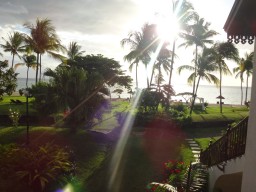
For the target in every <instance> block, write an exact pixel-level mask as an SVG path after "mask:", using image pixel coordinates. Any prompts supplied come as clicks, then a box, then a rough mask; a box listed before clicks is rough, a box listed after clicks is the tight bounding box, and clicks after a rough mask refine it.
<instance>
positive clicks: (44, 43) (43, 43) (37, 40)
mask: <svg viewBox="0 0 256 192" xmlns="http://www.w3.org/2000/svg"><path fill="white" fill-rule="evenodd" d="M24 26H25V27H26V28H27V29H29V30H30V35H27V34H25V41H26V43H27V44H28V45H29V46H30V47H31V48H32V49H33V50H34V52H35V53H36V63H37V66H36V83H37V82H38V79H39V80H40V78H41V75H40V76H39V78H38V72H39V67H40V72H41V64H42V61H41V56H42V54H44V53H45V52H47V53H49V54H50V55H51V56H53V57H54V58H56V57H58V56H59V55H58V54H56V53H55V52H54V51H60V50H64V47H63V46H62V45H61V44H60V40H59V38H58V36H57V34H56V31H55V28H54V26H53V25H52V23H51V20H49V19H42V20H40V19H37V20H36V24H35V25H34V24H31V23H25V24H24Z"/></svg>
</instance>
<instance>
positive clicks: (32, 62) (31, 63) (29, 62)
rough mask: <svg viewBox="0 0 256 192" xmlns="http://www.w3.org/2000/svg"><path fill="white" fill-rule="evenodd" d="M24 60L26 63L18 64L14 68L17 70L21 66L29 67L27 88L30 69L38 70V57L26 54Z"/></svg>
mask: <svg viewBox="0 0 256 192" xmlns="http://www.w3.org/2000/svg"><path fill="white" fill-rule="evenodd" d="M22 60H23V62H24V63H16V64H15V66H14V69H15V70H16V69H17V68H18V67H20V66H24V65H25V66H26V67H27V78H26V87H28V73H29V68H30V67H32V68H33V69H35V68H36V65H37V63H36V56H35V55H31V54H29V53H28V54H25V55H23V56H22Z"/></svg>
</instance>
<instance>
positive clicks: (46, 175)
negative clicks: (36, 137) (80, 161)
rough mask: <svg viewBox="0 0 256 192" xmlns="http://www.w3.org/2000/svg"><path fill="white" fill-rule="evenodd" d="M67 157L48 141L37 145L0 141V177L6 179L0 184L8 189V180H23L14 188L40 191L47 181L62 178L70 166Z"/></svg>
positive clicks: (66, 174) (71, 168)
mask: <svg viewBox="0 0 256 192" xmlns="http://www.w3.org/2000/svg"><path fill="white" fill-rule="evenodd" d="M69 159H70V154H69V153H68V152H67V151H66V150H65V149H63V148H60V147H59V146H57V145H51V144H49V143H47V144H46V145H43V146H38V147H21V146H17V145H13V144H12V145H0V178H1V179H4V180H5V181H6V182H5V185H4V186H3V187H5V188H6V189H10V188H11V187H12V186H11V185H10V186H8V184H11V183H12V182H14V181H16V182H17V183H23V186H21V187H22V188H20V189H19V190H18V191H31V190H32V191H43V190H44V189H45V187H46V185H47V184H49V183H51V182H53V181H54V180H58V181H61V180H65V179H66V178H67V176H68V175H69V174H70V173H71V171H72V170H74V164H73V163H72V162H71V161H70V160H69ZM63 175H64V176H63ZM10 181H12V182H10ZM5 188H1V187H0V190H1V191H5Z"/></svg>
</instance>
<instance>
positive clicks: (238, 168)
mask: <svg viewBox="0 0 256 192" xmlns="http://www.w3.org/2000/svg"><path fill="white" fill-rule="evenodd" d="M244 164H245V157H244V156H242V157H240V158H239V157H238V158H236V159H232V160H230V161H228V162H227V163H226V166H225V171H224V172H222V171H221V170H220V169H219V168H218V167H217V166H213V167H211V168H209V192H212V191H213V188H214V185H215V182H216V181H217V179H218V178H219V177H220V176H221V175H227V174H232V173H238V172H243V167H244ZM230 185H233V184H232V183H230Z"/></svg>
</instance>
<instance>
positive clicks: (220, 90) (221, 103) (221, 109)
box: [219, 64, 222, 113]
mask: <svg viewBox="0 0 256 192" xmlns="http://www.w3.org/2000/svg"><path fill="white" fill-rule="evenodd" d="M220 65H221V64H219V69H220V113H222V92H221V82H222V71H221V66H220Z"/></svg>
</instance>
